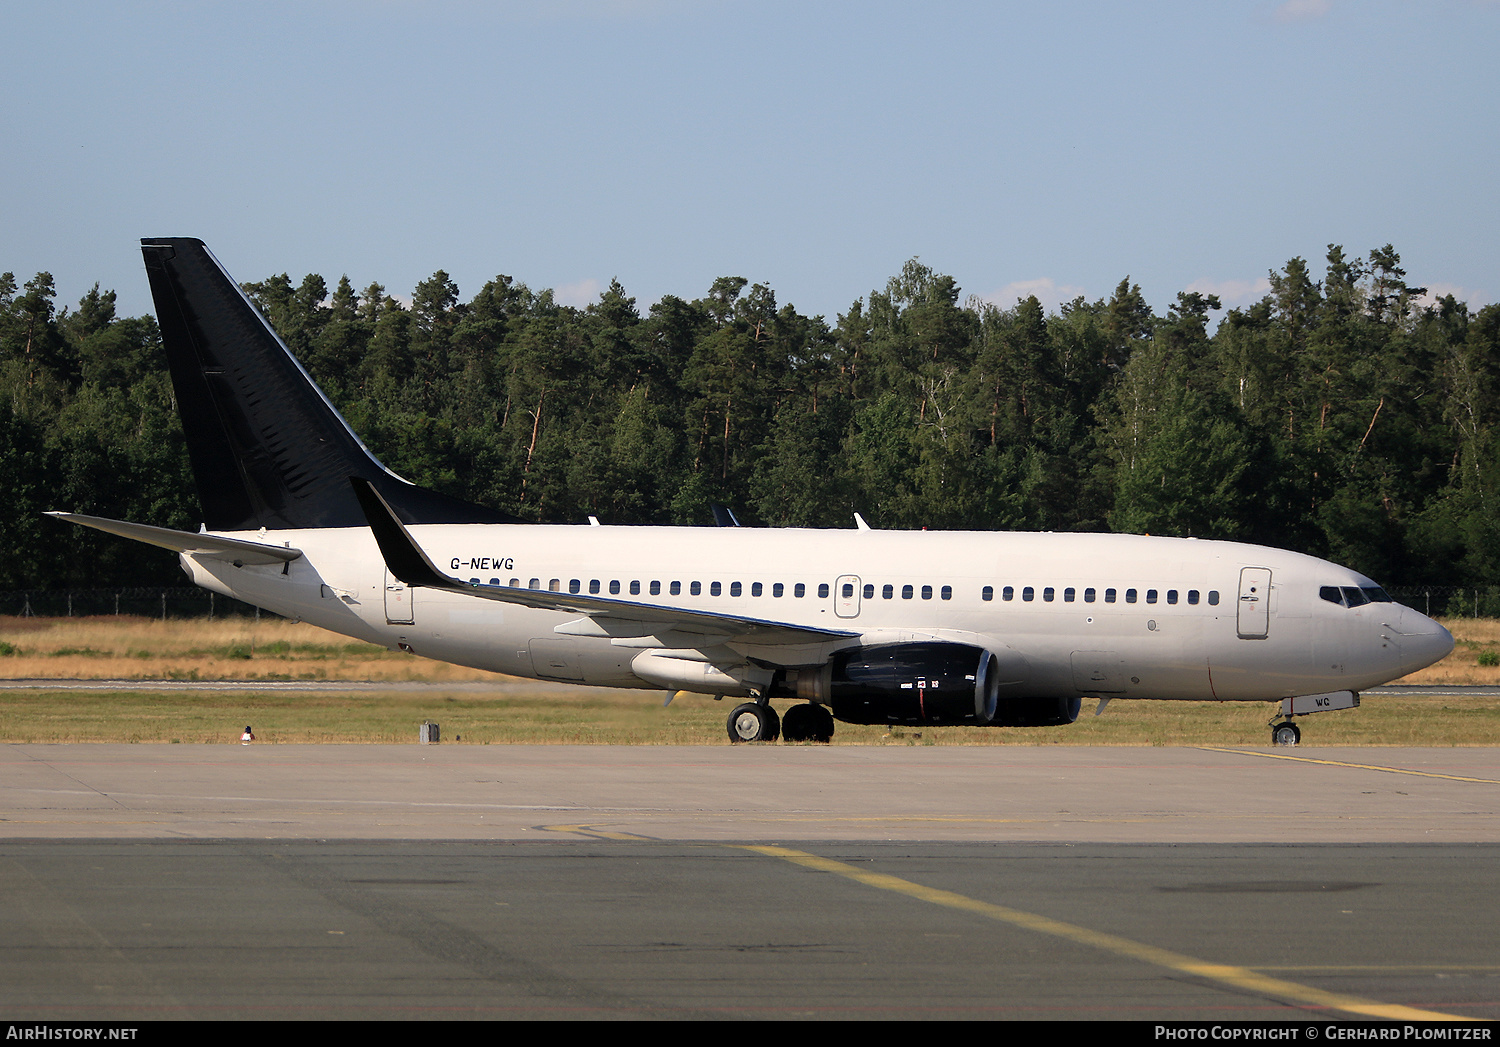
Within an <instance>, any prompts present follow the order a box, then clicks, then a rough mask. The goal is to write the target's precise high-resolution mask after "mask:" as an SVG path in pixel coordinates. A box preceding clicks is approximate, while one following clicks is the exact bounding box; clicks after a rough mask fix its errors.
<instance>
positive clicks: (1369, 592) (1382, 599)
mask: <svg viewBox="0 0 1500 1047" xmlns="http://www.w3.org/2000/svg"><path fill="white" fill-rule="evenodd" d="M1360 592H1362V593H1364V594H1365V595H1366V596H1368V597H1369V598H1370V602H1371V603H1395V602H1396V601H1395V600H1392V599H1391V597H1390V594H1388V593H1387V592H1386V591H1385V590H1384V589H1382V588H1381V587H1380V586H1378V585H1366V586H1364V587H1363V588H1361V589H1360Z"/></svg>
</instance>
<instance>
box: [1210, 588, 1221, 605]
mask: <svg viewBox="0 0 1500 1047" xmlns="http://www.w3.org/2000/svg"><path fill="white" fill-rule="evenodd" d="M1218 604H1219V590H1217V589H1210V590H1209V591H1208V606H1210V607H1217V606H1218Z"/></svg>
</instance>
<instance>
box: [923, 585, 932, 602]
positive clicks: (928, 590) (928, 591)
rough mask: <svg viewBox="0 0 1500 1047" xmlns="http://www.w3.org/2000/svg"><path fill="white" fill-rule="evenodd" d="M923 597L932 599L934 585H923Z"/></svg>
mask: <svg viewBox="0 0 1500 1047" xmlns="http://www.w3.org/2000/svg"><path fill="white" fill-rule="evenodd" d="M922 599H924V600H931V599H932V586H930V585H924V586H922Z"/></svg>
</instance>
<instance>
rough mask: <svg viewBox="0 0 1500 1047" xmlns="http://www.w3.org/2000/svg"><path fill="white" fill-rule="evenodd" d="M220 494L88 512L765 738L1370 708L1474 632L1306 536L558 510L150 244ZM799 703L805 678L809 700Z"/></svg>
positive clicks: (285, 606)
mask: <svg viewBox="0 0 1500 1047" xmlns="http://www.w3.org/2000/svg"><path fill="white" fill-rule="evenodd" d="M142 251H143V253H144V254H145V260H146V272H147V275H148V276H149V278H150V281H151V292H152V295H153V297H154V298H155V302H156V310H157V319H158V321H159V322H160V324H161V332H162V341H163V343H164V345H165V348H166V353H167V359H168V364H169V366H170V368H171V374H172V382H173V385H174V387H175V389H176V395H177V403H178V409H179V410H180V412H181V414H182V424H183V428H184V430H185V433H186V436H187V444H188V452H189V455H190V457H191V460H192V467H193V472H194V475H195V477H196V480H197V486H198V494H199V496H200V498H201V501H202V508H203V518H204V523H203V528H202V531H201V533H198V534H191V533H187V532H183V531H173V530H168V529H165V528H160V527H152V526H149V525H146V524H138V523H126V522H123V521H117V520H105V519H100V518H98V517H90V516H80V515H77V514H73V513H55V514H54V515H56V516H58V517H61V518H63V519H66V520H71V521H73V522H75V523H80V524H84V525H87V526H90V527H96V528H99V529H100V530H103V531H108V532H111V533H113V534H117V535H122V536H124V537H126V538H133V539H135V540H137V541H141V542H146V543H149V544H151V545H156V546H161V547H163V548H166V549H171V550H174V551H176V552H177V553H178V555H179V557H180V559H181V562H182V566H183V569H184V570H185V571H186V572H187V573H188V575H189V576H190V577H191V578H192V579H193V581H194V582H195V583H197V584H198V585H200V586H203V587H205V588H207V589H211V590H213V591H214V592H217V593H222V594H224V595H226V596H232V597H235V598H236V599H239V600H244V601H247V602H249V603H253V604H256V605H258V606H261V607H264V608H267V609H268V610H271V611H275V612H276V613H278V614H281V615H285V616H287V617H289V618H298V619H302V620H304V621H308V622H312V623H313V624H315V625H319V626H322V627H323V628H325V629H331V630H333V631H334V632H338V633H343V634H345V635H347V636H352V637H357V638H359V639H361V640H368V641H370V642H372V643H377V644H382V645H385V646H388V647H391V648H399V649H401V650H403V651H412V652H415V653H416V654H419V655H424V656H426V657H429V658H436V659H441V660H444V661H449V662H456V663H458V664H461V665H469V666H474V667H476V668H480V669H489V670H493V671H495V672H500V673H509V674H511V675H514V676H523V677H534V678H537V679H544V680H564V681H570V682H575V683H580V684H591V685H595V686H604V687H633V688H653V689H666V690H668V691H672V692H676V691H691V692H698V693H702V694H710V695H714V696H715V697H723V696H726V695H727V696H732V697H735V698H738V699H744V700H745V701H744V703H743V704H740V705H738V706H737V707H736V708H735V709H734V711H733V712H731V713H730V714H729V724H728V727H729V737H730V739H731V740H732V741H736V742H749V741H773V740H775V739H776V738H777V737H778V735H779V736H780V737H783V738H785V739H787V740H789V741H805V740H817V741H827V740H828V739H829V738H830V737H832V734H833V724H834V720H835V719H838V720H843V721H846V722H849V723H864V724H970V725H989V726H1013V727H1026V726H1042V725H1051V724H1067V723H1072V722H1073V721H1074V720H1075V719H1076V718H1077V717H1078V713H1079V708H1080V703H1081V701H1082V699H1084V698H1086V697H1092V698H1098V699H1101V707H1102V705H1103V703H1104V701H1106V700H1113V699H1116V698H1153V699H1187V700H1205V699H1207V700H1215V699H1216V700H1219V701H1246V702H1280V703H1281V704H1280V708H1279V710H1278V713H1277V715H1276V716H1275V717H1273V720H1272V725H1271V726H1272V740H1273V741H1274V742H1276V743H1278V744H1296V742H1297V741H1298V740H1299V739H1300V737H1301V732H1300V730H1299V727H1298V725H1297V724H1296V723H1295V722H1294V719H1293V718H1294V717H1297V716H1302V715H1304V714H1307V713H1310V712H1316V711H1323V710H1329V709H1348V708H1352V707H1354V706H1357V705H1358V704H1359V691H1360V690H1361V688H1367V687H1371V686H1373V685H1375V684H1380V683H1384V682H1386V681H1388V680H1392V679H1395V678H1397V677H1400V676H1403V675H1405V674H1407V673H1410V672H1412V671H1414V670H1416V669H1420V668H1422V667H1423V666H1426V665H1430V664H1431V663H1433V662H1435V661H1437V660H1438V659H1440V658H1442V657H1443V656H1444V655H1446V654H1447V653H1448V652H1449V651H1450V650H1451V649H1452V647H1453V638H1452V637H1451V636H1450V635H1449V634H1448V631H1447V630H1446V629H1444V628H1443V627H1442V626H1441V625H1439V624H1437V623H1436V622H1434V621H1432V620H1431V619H1429V618H1427V617H1426V616H1424V615H1422V614H1419V613H1417V612H1416V611H1414V610H1412V609H1411V608H1410V607H1403V606H1401V605H1399V604H1397V603H1394V602H1393V601H1392V600H1391V599H1390V597H1389V596H1387V595H1386V594H1385V592H1384V591H1383V590H1382V589H1381V588H1380V587H1379V586H1378V585H1376V584H1375V583H1374V582H1373V581H1371V580H1370V579H1369V578H1366V577H1364V576H1363V575H1361V574H1359V573H1357V572H1355V571H1351V570H1349V569H1347V568H1344V567H1339V566H1337V565H1335V564H1332V563H1328V562H1326V561H1324V560H1318V559H1315V558H1313V557H1311V556H1305V555H1302V554H1299V553H1294V552H1285V551H1282V550H1279V549H1269V548H1264V547H1260V546H1253V545H1239V544H1234V543H1230V542H1218V541H1199V540H1195V539H1191V538H1162V537H1147V536H1139V535H1124V534H1038V533H991V532H934V531H881V530H872V529H870V528H869V527H867V526H866V525H865V524H864V522H863V520H860V519H859V518H857V517H856V524H857V526H856V527H855V528H854V529H851V530H804V529H782V528H746V527H733V526H729V527H703V528H695V527H608V526H588V525H550V524H531V523H524V522H522V521H519V520H515V519H513V518H511V517H508V516H506V515H504V514H503V513H499V512H495V511H493V510H490V509H486V508H484V507H482V506H478V505H473V504H470V503H468V502H464V501H460V500H458V499H455V498H451V497H448V496H446V495H443V494H439V493H437V492H435V491H429V490H425V489H423V488H421V487H417V486H415V485H414V484H411V483H408V482H407V481H405V480H403V479H402V478H401V477H399V476H397V475H395V474H394V473H392V472H390V471H389V470H388V469H386V468H385V467H384V466H383V465H381V464H380V462H379V461H377V460H376V458H375V457H374V455H372V454H371V453H370V451H369V450H368V449H367V448H366V447H365V446H364V444H363V443H361V442H360V440H359V438H358V437H357V436H356V435H355V434H354V433H353V431H351V430H350V428H349V426H348V423H346V422H345V421H344V419H343V418H342V417H340V415H339V413H338V412H337V411H336V410H335V409H334V407H333V405H332V404H331V403H329V401H328V400H327V398H326V397H324V395H323V393H322V392H321V391H320V390H319V389H318V388H317V386H316V385H315V384H314V383H313V381H312V379H311V378H310V377H309V376H308V374H307V372H306V371H304V370H303V369H302V367H301V365H300V364H299V363H298V362H297V360H296V359H295V358H294V357H293V356H292V354H291V352H290V351H289V350H288V349H287V347H286V346H285V344H283V343H282V341H281V339H280V338H278V337H277V336H276V334H275V332H274V331H273V330H272V329H271V328H270V326H269V325H268V324H267V323H266V322H265V320H264V319H263V318H262V317H261V315H260V313H259V312H258V311H257V310H256V308H255V307H254V306H253V305H252V304H251V303H250V301H249V300H248V299H246V297H245V296H244V295H243V294H242V293H241V292H240V289H239V287H238V286H237V285H236V284H235V282H234V281H233V280H232V279H230V277H229V275H228V274H227V273H226V272H225V271H224V269H223V268H222V267H221V266H220V265H219V263H218V262H217V260H216V259H215V258H214V257H213V256H212V255H211V254H210V253H209V251H208V249H207V248H206V247H205V246H204V245H203V243H202V242H201V241H199V240H192V239H176V238H171V239H166V238H164V239H149V240H143V241H142ZM774 700H792V701H793V702H794V703H795V704H793V705H792V706H791V707H790V708H788V709H787V710H786V712H785V713H784V714H782V715H780V716H778V714H777V713H776V711H775V709H774V708H773V706H772V702H773V701H774Z"/></svg>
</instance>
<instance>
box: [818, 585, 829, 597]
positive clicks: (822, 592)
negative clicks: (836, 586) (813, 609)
mask: <svg viewBox="0 0 1500 1047" xmlns="http://www.w3.org/2000/svg"><path fill="white" fill-rule="evenodd" d="M818 599H819V600H826V599H828V583H827V582H820V583H819V584H818Z"/></svg>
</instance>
